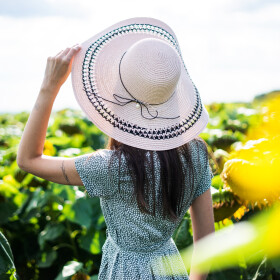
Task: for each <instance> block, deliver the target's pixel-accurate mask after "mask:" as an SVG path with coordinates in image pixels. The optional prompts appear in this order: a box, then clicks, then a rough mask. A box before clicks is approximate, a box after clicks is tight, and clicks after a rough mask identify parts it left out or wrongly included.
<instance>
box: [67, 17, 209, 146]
mask: <svg viewBox="0 0 280 280" xmlns="http://www.w3.org/2000/svg"><path fill="white" fill-rule="evenodd" d="M145 38H157V39H162V40H164V42H167V43H169V44H170V46H172V47H173V48H174V49H175V50H176V51H177V53H178V55H179V56H180V58H181V75H180V78H179V81H178V84H177V87H176V90H175V93H174V94H173V95H172V97H171V98H170V99H169V100H168V101H167V102H165V103H163V104H160V105H153V106H152V109H151V110H152V111H153V110H157V112H158V116H164V117H171V119H164V118H163V119H161V118H154V119H147V118H144V117H143V115H142V114H141V110H142V113H143V114H144V115H146V116H148V111H147V109H146V108H145V107H141V108H137V107H136V106H135V105H136V103H135V102H129V103H127V104H126V105H121V104H120V103H119V102H117V101H116V100H115V99H114V98H113V94H117V95H120V96H123V97H124V98H131V96H129V94H128V93H127V91H126V89H125V88H124V87H123V85H122V83H121V80H120V77H119V62H120V59H121V57H122V55H123V54H124V53H125V52H126V51H127V49H128V48H129V47H130V46H131V45H133V44H134V43H136V42H137V41H139V40H142V39H145ZM81 46H82V49H81V50H80V51H79V53H78V54H77V55H76V56H75V58H74V61H73V64H72V73H71V76H72V85H73V90H74V93H75V97H76V99H77V101H78V103H79V105H80V107H81V109H82V110H83V111H84V112H85V114H86V116H87V117H88V118H89V120H90V121H92V122H93V123H94V124H95V125H96V126H97V127H98V128H99V129H100V130H101V131H103V132H104V133H105V134H107V135H108V136H110V137H112V138H114V139H116V140H117V141H119V142H122V143H124V144H127V145H130V146H133V147H137V148H141V149H146V150H169V149H174V148H177V147H179V146H181V145H183V144H185V143H186V142H189V141H190V140H192V139H193V138H195V137H197V136H198V135H199V134H200V133H201V132H202V131H203V129H204V128H205V127H206V125H207V123H208V121H209V115H208V112H207V110H206V108H205V106H204V105H203V104H202V102H201V98H200V95H199V93H198V91H197V89H196V87H195V85H194V84H193V82H192V80H191V78H190V76H189V74H188V71H187V69H186V67H185V64H184V61H183V57H182V55H181V51H180V47H179V44H178V41H177V38H176V35H175V33H174V32H173V30H172V29H171V28H170V27H169V26H168V25H166V24H165V23H164V22H162V21H160V20H157V19H154V18H148V17H136V18H131V19H127V20H124V21H120V22H118V23H116V24H114V25H112V26H110V27H108V28H106V29H105V30H103V31H102V32H100V33H98V34H96V35H95V36H93V37H91V38H90V39H89V40H87V41H85V42H84V43H82V44H81ZM98 96H101V97H102V98H99V97H98ZM106 99H107V100H111V101H114V102H115V103H119V104H115V103H113V102H109V101H106ZM178 115H179V116H180V117H179V118H176V119H172V117H174V116H178Z"/></svg>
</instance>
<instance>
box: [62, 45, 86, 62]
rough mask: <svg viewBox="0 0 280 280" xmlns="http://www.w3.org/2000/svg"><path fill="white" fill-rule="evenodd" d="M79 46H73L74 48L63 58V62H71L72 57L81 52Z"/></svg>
mask: <svg viewBox="0 0 280 280" xmlns="http://www.w3.org/2000/svg"><path fill="white" fill-rule="evenodd" d="M81 48H82V47H81V46H80V45H75V46H74V47H72V48H71V49H70V51H69V52H68V53H67V55H66V56H65V60H67V61H68V62H70V61H71V59H72V57H73V56H74V55H75V54H76V53H77V52H79V51H80V50H81Z"/></svg>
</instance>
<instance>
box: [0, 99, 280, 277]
mask: <svg viewBox="0 0 280 280" xmlns="http://www.w3.org/2000/svg"><path fill="white" fill-rule="evenodd" d="M209 109H210V110H209V112H210V122H209V124H208V126H207V128H206V129H205V130H204V132H203V133H202V134H201V135H200V136H201V137H202V138H203V139H204V140H205V141H206V142H207V143H208V144H209V146H210V147H211V149H212V150H213V151H215V150H218V149H220V150H219V151H217V152H216V154H217V156H218V154H219V157H220V161H219V162H218V164H219V165H220V168H217V170H220V169H221V167H222V165H223V163H224V161H225V159H226V155H227V153H226V152H230V151H231V150H232V144H234V143H237V142H238V141H243V140H244V139H246V131H247V129H248V127H250V126H251V125H252V124H254V123H256V122H257V119H258V117H257V114H256V113H257V111H256V110H255V109H254V108H252V106H251V104H245V103H242V104H234V103H233V104H224V103H221V104H215V103H213V104H211V105H210V107H209ZM28 115H29V114H28V113H25V112H23V113H20V114H14V115H12V114H3V115H0V124H1V128H0V136H1V137H0V163H1V164H0V230H1V231H2V232H3V234H4V235H5V236H6V238H7V240H8V241H9V243H10V246H11V250H10V251H9V249H7V248H8V247H7V248H6V252H7V253H8V255H7V256H10V259H9V258H8V257H7V260H11V261H12V260H13V259H12V258H11V254H10V253H11V251H12V252H13V255H14V256H16V258H15V260H14V262H15V263H14V265H13V264H12V263H9V261H8V262H6V263H7V266H6V268H5V269H4V270H7V271H8V270H9V271H10V272H9V273H10V275H15V269H16V272H17V273H18V275H19V276H20V279H22V280H25V279H28V280H37V279H40V280H45V279H48V280H49V279H56V280H60V279H97V274H98V270H99V266H100V262H101V257H102V246H103V244H104V242H105V239H106V232H105V231H106V224H105V220H104V216H103V214H102V211H101V208H100V204H99V198H97V197H95V198H89V197H88V196H87V195H86V194H85V192H84V188H83V187H78V186H74V187H73V186H67V185H60V184H55V183H52V182H48V181H46V180H43V179H41V178H39V177H36V176H33V175H32V174H28V173H26V172H24V171H22V170H21V169H19V167H18V166H17V163H16V152H17V148H18V144H19V141H20V137H21V135H22V132H23V128H24V125H25V123H26V121H27V119H28ZM46 139H47V141H48V143H47V145H46V147H45V152H46V154H48V153H49V154H50V155H52V156H65V157H72V156H77V155H81V154H86V153H90V152H92V151H94V150H96V149H99V148H103V147H104V144H105V142H106V136H105V135H104V134H103V133H102V132H101V131H100V130H99V129H98V128H97V127H96V126H94V125H93V124H92V123H91V122H90V121H89V120H88V119H86V118H85V116H84V115H83V114H82V112H80V111H75V110H68V109H67V110H62V111H59V112H56V113H53V114H52V115H51V119H50V123H49V127H48V130H47V137H46ZM212 185H213V187H214V188H215V189H216V190H217V191H218V193H219V192H221V193H222V192H223V191H222V182H221V179H220V176H219V174H216V176H215V177H214V178H213V181H212ZM220 195H221V194H220ZM231 195H232V194H228V193H222V196H223V198H226V200H229V201H230V200H231V199H232V197H231ZM213 198H214V200H215V201H216V200H219V199H220V197H219V194H215V195H214V194H213ZM231 212H232V211H231ZM249 213H250V212H249ZM223 214H224V213H223ZM221 215H222V214H221ZM247 215H249V214H248V213H247ZM192 235H193V233H192V227H191V219H190V214H189V212H187V213H186V214H185V217H184V219H183V220H182V221H181V223H180V224H179V226H178V228H177V229H176V231H175V232H174V234H173V236H172V237H173V239H174V241H175V243H176V245H177V247H178V248H179V250H182V249H184V248H186V247H187V246H189V245H190V244H192V242H193V240H192ZM1 244H2V241H1ZM5 244H6V245H3V246H7V244H8V243H5ZM1 257H2V255H1ZM0 263H1V264H2V263H4V262H2V260H0ZM276 263H277V262H276ZM256 271H258V273H259V274H260V275H262V276H263V277H266V276H264V275H269V273H270V274H272V273H274V274H275V275H276V274H277V275H278V276H279V275H280V273H279V267H277V264H274V265H273V264H272V262H271V263H269V264H268V262H267V261H266V260H265V261H264V263H263V264H259V266H257V267H256V266H255V267H252V268H250V269H249V268H246V267H244V265H243V266H242V265H240V267H237V268H232V269H229V270H223V271H219V272H216V273H211V274H210V275H209V278H208V279H229V280H231V279H243V280H245V279H248V280H249V279H269V278H260V277H259V278H258V277H257V278H252V277H253V275H255V274H256ZM254 273H255V274H254ZM7 275H8V274H7ZM89 275H91V277H90V276H89ZM11 277H15V276H11ZM72 277H73V278H72ZM0 279H5V278H4V276H2V275H1V276H0ZM7 279H16V278H7ZM275 279H276V278H275Z"/></svg>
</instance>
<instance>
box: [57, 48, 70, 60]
mask: <svg viewBox="0 0 280 280" xmlns="http://www.w3.org/2000/svg"><path fill="white" fill-rule="evenodd" d="M70 50H71V48H66V49H64V50H63V51H61V52H60V54H58V55H57V56H56V57H57V58H63V57H64V56H66V55H67V54H68V53H69V51H70Z"/></svg>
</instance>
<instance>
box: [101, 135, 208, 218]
mask: <svg viewBox="0 0 280 280" xmlns="http://www.w3.org/2000/svg"><path fill="white" fill-rule="evenodd" d="M192 141H194V142H195V144H196V145H197V148H198V149H201V147H202V148H203V149H204V150H205V153H206V154H208V149H207V144H206V142H205V141H204V140H203V139H202V138H199V137H197V138H195V139H193V140H192ZM201 144H202V145H201ZM106 149H109V150H113V151H114V153H113V156H117V158H118V160H119V166H120V164H121V156H122V154H123V155H124V156H125V159H126V161H127V165H128V167H129V172H130V175H131V177H132V180H133V184H134V196H135V197H136V200H137V204H138V207H139V209H140V211H141V212H142V213H147V214H151V215H154V216H155V211H156V206H155V205H156V201H155V188H154V187H153V186H155V183H154V182H155V176H154V175H155V173H154V160H153V152H154V151H150V150H143V149H139V148H135V147H132V146H128V145H126V144H123V143H120V142H118V141H117V140H115V139H113V138H111V137H109V139H108V144H107V146H106ZM148 153H149V154H150V157H149V158H150V159H151V161H149V162H148V161H147V154H148ZM156 153H157V155H158V158H159V161H160V185H161V193H162V201H161V205H162V209H163V216H164V217H166V216H168V218H169V219H171V220H173V221H177V219H178V218H179V215H180V214H181V210H182V207H183V198H184V193H185V190H186V188H190V189H191V193H192V192H193V189H194V176H195V170H194V166H193V158H192V153H191V147H190V144H189V143H186V144H184V145H182V146H180V147H179V148H175V149H171V150H165V151H156ZM180 155H182V156H183V158H184V159H185V162H186V165H187V166H188V168H187V173H186V172H184V170H186V168H185V169H184V168H183V167H184V166H183V162H182V160H181V158H180ZM146 164H148V166H149V168H148V170H151V173H152V181H151V180H148V178H147V174H146V171H145V165H146ZM119 171H120V169H119ZM186 178H187V182H188V184H187V186H186V184H185V182H186V181H185V179H186ZM149 186H151V189H152V194H153V211H152V213H151V212H150V211H149V209H148V208H149V207H148V205H149V204H148V202H147V200H148V197H149V196H148V195H147V191H148V189H147V187H148V188H149Z"/></svg>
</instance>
